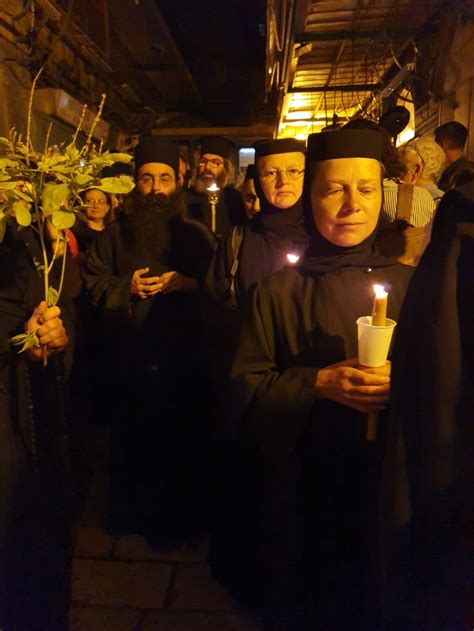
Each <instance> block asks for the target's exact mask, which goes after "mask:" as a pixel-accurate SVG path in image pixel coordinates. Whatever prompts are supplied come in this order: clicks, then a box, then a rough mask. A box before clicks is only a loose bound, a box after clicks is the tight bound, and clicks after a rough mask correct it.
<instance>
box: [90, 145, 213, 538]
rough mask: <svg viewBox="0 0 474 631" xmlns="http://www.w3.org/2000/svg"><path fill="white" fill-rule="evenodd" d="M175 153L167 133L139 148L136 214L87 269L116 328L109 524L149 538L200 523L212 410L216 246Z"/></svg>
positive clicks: (112, 336)
mask: <svg viewBox="0 0 474 631" xmlns="http://www.w3.org/2000/svg"><path fill="white" fill-rule="evenodd" d="M178 159H179V155H178V147H177V145H174V144H173V143H170V142H168V141H164V140H157V139H153V138H152V139H148V140H146V141H142V142H141V143H140V144H139V145H138V146H137V149H136V154H135V160H136V179H137V189H136V191H134V192H133V193H132V194H131V196H130V198H129V199H128V200H127V202H126V204H125V206H126V207H127V206H128V214H127V213H124V214H123V215H122V216H121V217H120V219H119V220H118V221H117V222H115V223H112V224H111V225H110V226H108V227H107V228H106V230H104V231H103V232H102V233H101V234H100V236H99V238H98V239H97V241H96V243H95V245H94V246H93V248H92V250H91V253H90V255H89V257H88V260H87V266H86V267H87V284H88V288H89V291H90V295H91V298H92V301H93V302H94V304H96V305H98V307H99V310H100V311H101V312H102V314H103V316H104V320H105V322H106V323H107V330H108V336H109V337H108V340H107V341H106V349H107V354H108V357H107V359H108V362H109V366H110V369H109V371H108V372H109V374H108V375H104V387H107V386H108V385H111V386H113V390H111V396H110V410H109V411H108V412H109V414H110V417H111V418H112V419H113V424H112V464H111V486H110V498H109V513H108V525H109V529H110V530H111V531H114V532H139V533H142V534H145V535H146V536H147V537H149V539H150V541H151V542H153V543H157V542H158V543H159V541H161V539H162V538H169V537H173V536H179V535H181V534H183V531H184V530H186V529H189V530H192V529H193V527H202V524H199V525H198V522H199V520H200V518H201V516H203V515H204V514H205V510H204V509H205V506H204V504H205V496H206V493H205V487H206V481H205V473H204V472H205V469H206V466H207V462H206V449H207V448H208V441H209V430H208V423H209V418H208V413H207V405H208V399H207V362H206V355H205V348H204V342H203V338H202V331H201V321H200V313H199V291H198V288H199V284H200V282H201V281H202V279H203V277H204V274H205V272H206V270H207V266H208V265H209V260H210V257H211V256H212V252H213V246H212V235H211V234H210V233H209V231H207V230H206V228H205V227H204V226H203V225H202V224H200V223H198V222H195V221H192V220H189V219H187V213H186V208H185V206H184V204H183V200H182V197H181V195H182V194H181V192H180V191H179V190H177V187H176V179H177V172H178ZM184 393H185V394H184ZM114 399H115V401H114ZM193 520H195V522H196V523H194V521H193Z"/></svg>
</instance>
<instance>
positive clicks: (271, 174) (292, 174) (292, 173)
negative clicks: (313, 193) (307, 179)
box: [259, 168, 304, 182]
mask: <svg viewBox="0 0 474 631" xmlns="http://www.w3.org/2000/svg"><path fill="white" fill-rule="evenodd" d="M283 173H284V174H285V175H286V177H287V178H288V179H289V180H299V178H300V177H301V176H302V175H303V173H304V169H296V168H291V169H268V170H267V171H260V173H259V175H260V177H261V179H262V180H267V181H268V182H273V181H275V180H276V179H277V178H281V177H282V175H283Z"/></svg>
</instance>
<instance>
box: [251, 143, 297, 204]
mask: <svg viewBox="0 0 474 631" xmlns="http://www.w3.org/2000/svg"><path fill="white" fill-rule="evenodd" d="M257 170H258V174H259V178H260V184H261V186H262V190H263V193H264V195H265V197H266V198H267V200H268V201H269V202H270V204H272V205H273V206H276V207H277V208H281V209H282V210H284V209H286V208H289V207H290V206H293V205H294V204H296V202H297V201H298V200H299V198H300V197H301V195H302V193H303V174H304V154H302V153H301V152H299V151H293V152H291V153H277V154H275V155H272V156H263V157H261V158H259V159H258V164H257Z"/></svg>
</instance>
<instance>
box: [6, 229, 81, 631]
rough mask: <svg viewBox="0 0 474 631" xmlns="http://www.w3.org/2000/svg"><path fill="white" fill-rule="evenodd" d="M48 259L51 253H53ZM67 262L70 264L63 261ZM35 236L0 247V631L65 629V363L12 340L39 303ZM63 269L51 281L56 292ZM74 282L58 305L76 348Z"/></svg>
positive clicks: (72, 279)
mask: <svg viewBox="0 0 474 631" xmlns="http://www.w3.org/2000/svg"><path fill="white" fill-rule="evenodd" d="M50 255H51V253H50ZM68 259H69V256H68ZM34 260H37V261H41V260H42V258H41V250H40V247H39V243H38V242H37V240H36V237H35V234H34V232H33V230H32V229H31V228H24V229H22V230H21V231H20V230H18V229H10V227H7V232H6V234H5V238H4V240H3V242H2V243H1V244H0V627H1V628H2V629H5V631H30V630H33V629H51V631H62V630H64V629H66V628H67V611H68V604H69V592H70V564H71V555H72V545H71V544H72V542H71V528H70V525H71V524H70V522H71V491H72V489H71V457H70V456H71V453H70V439H71V435H70V429H71V428H70V426H69V422H68V421H69V417H68V415H67V414H66V410H67V399H66V388H65V377H64V370H63V360H64V355H65V353H61V354H58V355H57V356H54V357H50V358H49V360H48V365H47V367H46V368H43V365H42V363H41V362H32V361H30V360H29V359H28V358H27V357H26V355H25V354H18V347H13V346H11V345H10V343H9V338H10V337H12V336H13V335H16V334H18V333H23V332H24V326H25V322H26V321H27V320H28V319H29V318H30V316H31V315H32V313H33V310H34V308H35V307H36V306H37V305H38V304H39V303H40V302H41V300H43V299H44V293H43V292H44V287H43V279H42V277H41V275H40V273H39V272H37V271H36V269H35V265H34ZM59 275H60V261H58V262H57V263H56V264H55V265H54V266H53V269H52V272H51V274H50V283H51V284H52V285H53V286H54V287H55V288H58V286H59ZM79 290H80V279H79V274H78V272H77V270H76V269H75V268H74V263H73V262H72V261H71V260H70V259H69V260H68V262H67V265H66V275H65V283H64V287H63V293H62V296H61V299H60V301H59V304H58V306H59V307H60V309H61V318H62V320H63V323H64V326H65V328H66V330H67V333H68V336H69V344H68V349H67V351H66V353H67V355H68V357H67V362H66V363H68V364H69V363H70V362H69V359H70V355H71V354H72V353H71V349H72V345H73V320H74V313H73V305H72V300H71V298H72V297H74V296H75V295H77V294H78V293H79Z"/></svg>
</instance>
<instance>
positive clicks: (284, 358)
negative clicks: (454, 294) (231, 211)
mask: <svg viewBox="0 0 474 631" xmlns="http://www.w3.org/2000/svg"><path fill="white" fill-rule="evenodd" d="M382 147H383V140H382V137H381V135H380V134H379V133H378V132H372V131H359V130H344V131H337V132H327V133H324V134H318V135H316V134H315V135H311V136H310V137H309V141H308V153H307V166H306V169H307V171H306V185H307V194H308V198H309V199H308V201H309V208H308V223H309V226H310V230H311V244H310V249H309V252H308V254H307V255H306V256H305V258H304V260H303V262H302V263H301V264H300V265H299V266H298V267H297V268H293V269H289V270H285V271H281V272H277V273H276V274H273V275H272V276H270V277H268V278H267V279H265V280H263V281H262V282H260V283H257V285H256V286H255V288H254V290H253V291H252V292H251V296H250V300H249V303H248V307H247V310H246V314H245V318H244V323H243V330H242V336H241V339H240V344H239V347H238V351H237V356H236V359H235V362H234V366H233V371H232V375H233V381H234V415H235V425H234V431H235V436H236V440H237V441H238V442H239V444H240V445H242V446H243V448H245V449H246V450H247V455H248V462H249V465H248V470H249V471H251V472H252V475H251V476H249V475H246V474H245V472H243V473H244V475H243V479H242V485H241V494H240V497H239V498H236V503H237V505H238V506H239V507H240V515H242V514H243V515H246V516H247V530H249V529H251V530H253V536H254V540H255V545H254V547H253V550H252V552H254V554H255V556H256V559H257V567H256V568H254V569H253V571H249V569H248V565H247V566H245V560H247V561H248V562H249V563H250V562H251V561H252V559H249V558H248V556H247V557H246V556H245V553H246V550H242V554H241V556H240V557H239V566H238V567H237V568H236V569H237V571H238V572H240V575H241V577H242V579H243V580H248V578H249V577H250V576H252V574H253V575H256V576H257V579H258V580H259V581H260V582H261V584H262V585H263V595H264V607H265V609H264V611H265V619H266V628H268V630H272V631H273V630H276V629H278V630H283V629H284V630H291V631H295V630H303V629H304V630H308V631H309V630H311V631H312V630H314V629H319V628H321V629H324V630H325V631H329V630H336V629H337V630H342V629H351V630H354V631H355V630H360V631H362V630H363V631H367V630H368V629H372V628H377V622H378V611H377V605H378V603H377V595H378V594H377V590H376V586H375V585H374V572H373V565H372V563H371V561H372V560H373V559H372V556H373V553H374V549H375V546H374V544H373V542H374V537H375V525H374V521H375V515H376V512H377V510H376V509H377V501H378V493H379V489H378V482H379V479H380V460H381V458H382V456H383V450H384V431H383V427H384V422H383V414H384V410H385V407H386V406H387V404H388V401H389V390H390V364H389V363H387V364H386V365H385V366H383V367H382V368H372V369H368V368H364V367H362V366H360V365H359V363H358V360H357V330H356V320H357V318H358V317H360V316H363V315H369V314H370V312H371V307H372V304H371V303H372V297H373V289H372V285H373V284H374V283H381V284H383V285H385V286H386V287H387V289H389V291H390V299H389V306H388V316H389V317H391V318H393V319H395V320H397V319H398V315H399V310H400V307H401V304H402V301H403V298H404V294H405V290H406V287H407V285H408V282H409V279H410V276H411V270H410V268H408V267H406V266H403V265H401V264H396V263H393V262H392V261H390V260H387V259H385V258H383V257H382V256H381V255H380V254H379V253H378V251H377V250H376V249H375V248H374V239H375V236H376V232H377V224H378V220H379V215H380V208H381V204H382V167H381V165H380V160H381V156H382ZM368 412H380V422H379V426H380V431H379V433H378V440H377V441H376V442H375V443H369V442H367V440H366V438H365V434H366V419H367V413H368ZM249 498H250V500H251V502H250V500H249ZM249 504H251V505H250V507H249ZM248 508H249V509H248ZM242 521H243V520H242V518H241V519H240V526H241V531H242V535H241V536H242V537H243V538H244V540H246V541H248V538H245V535H246V533H245V524H242ZM239 536H240V535H239V533H236V545H238V543H239ZM257 587H258V583H257Z"/></svg>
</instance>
